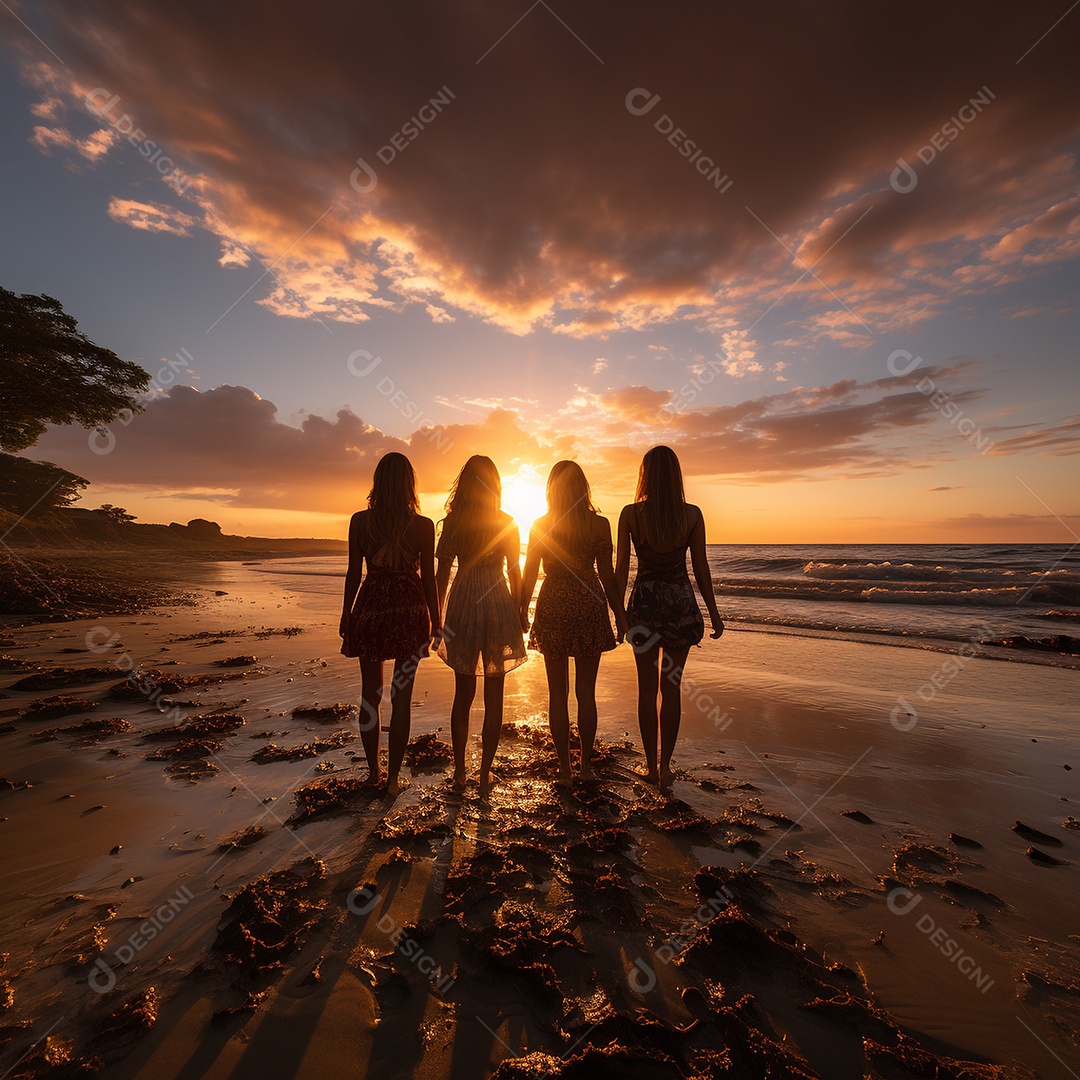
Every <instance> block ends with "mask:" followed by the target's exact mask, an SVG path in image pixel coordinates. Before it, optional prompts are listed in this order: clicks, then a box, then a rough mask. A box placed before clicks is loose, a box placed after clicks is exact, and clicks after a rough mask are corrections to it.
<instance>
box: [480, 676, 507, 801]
mask: <svg viewBox="0 0 1080 1080" xmlns="http://www.w3.org/2000/svg"><path fill="white" fill-rule="evenodd" d="M505 682H506V676H505V675H495V676H492V677H490V678H485V679H484V732H483V736H482V747H483V754H482V756H481V758H480V798H482V799H484V798H487V794H488V792H489V791H490V790H491V763H492V762H493V761H494V760H495V751H496V749H498V746H499V736H500V735H501V734H502V721H503V683H505Z"/></svg>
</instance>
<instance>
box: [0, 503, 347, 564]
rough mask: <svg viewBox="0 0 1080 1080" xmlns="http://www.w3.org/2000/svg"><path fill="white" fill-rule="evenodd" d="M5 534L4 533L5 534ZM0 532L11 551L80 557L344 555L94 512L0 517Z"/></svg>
mask: <svg viewBox="0 0 1080 1080" xmlns="http://www.w3.org/2000/svg"><path fill="white" fill-rule="evenodd" d="M8 530H10V532H9V531H8ZM0 532H3V533H7V536H6V539H5V543H7V544H8V545H9V546H10V547H12V548H15V549H17V550H32V551H45V550H53V551H63V550H69V551H80V552H93V553H96V554H104V553H108V552H111V551H146V552H154V551H171V552H177V553H180V552H185V553H190V554H191V555H194V556H197V557H199V556H201V557H203V558H205V557H215V556H216V557H217V558H236V557H241V556H245V555H263V556H267V555H304V554H326V555H335V554H340V553H343V552H345V551H346V550H347V545H346V542H345V540H344V539H342V540H327V539H319V538H314V537H311V538H306V537H305V538H299V537H297V538H279V537H272V536H230V535H228V534H227V533H223V532H222V531H221V526H220V525H218V523H217V522H216V521H206V520H205V519H203V518H196V519H194V520H193V521H189V522H188V523H187V524H186V525H181V524H179V523H178V522H175V521H174V522H172V523H171V524H169V525H142V524H139V523H137V522H132V521H117V520H115V519H114V518H112V517H110V516H108V515H107V514H104V513H102V512H101V511H98V510H83V509H81V508H79V507H67V508H65V509H59V510H52V511H50V512H48V513H46V514H42V515H40V516H38V517H35V518H32V519H24V520H22V521H19V520H18V518H17V517H16V515H15V514H10V513H7V512H5V511H0Z"/></svg>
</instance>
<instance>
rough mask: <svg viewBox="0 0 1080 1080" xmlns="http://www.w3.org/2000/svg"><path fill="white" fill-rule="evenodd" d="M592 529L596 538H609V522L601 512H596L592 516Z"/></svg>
mask: <svg viewBox="0 0 1080 1080" xmlns="http://www.w3.org/2000/svg"><path fill="white" fill-rule="evenodd" d="M592 531H593V536H595V537H596V539H597V540H605V539H607V540H610V539H611V523H610V522H609V521H608V519H607V518H606V517H604V516H603V514H599V513H598V514H596V516H595V517H594V518H593V520H592Z"/></svg>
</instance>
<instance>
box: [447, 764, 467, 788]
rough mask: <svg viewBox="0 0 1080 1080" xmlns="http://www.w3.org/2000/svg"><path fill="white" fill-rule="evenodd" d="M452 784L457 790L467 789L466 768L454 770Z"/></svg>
mask: <svg viewBox="0 0 1080 1080" xmlns="http://www.w3.org/2000/svg"><path fill="white" fill-rule="evenodd" d="M450 786H451V787H452V788H453V789H454V790H455V791H464V790H465V770H464V768H461V769H455V770H454V778H453V779H452V780H451V781H450Z"/></svg>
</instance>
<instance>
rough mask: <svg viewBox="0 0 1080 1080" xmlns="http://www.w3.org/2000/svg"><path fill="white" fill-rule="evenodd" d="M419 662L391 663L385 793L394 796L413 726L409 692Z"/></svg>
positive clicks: (397, 788)
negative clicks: (392, 676) (388, 755)
mask: <svg viewBox="0 0 1080 1080" xmlns="http://www.w3.org/2000/svg"><path fill="white" fill-rule="evenodd" d="M417 665H418V661H417V659H416V658H415V657H413V658H411V659H409V660H395V661H394V680H393V682H392V683H391V684H390V764H389V766H388V767H387V770H386V791H387V794H389V795H396V794H397V793H398V791H399V790H400V788H399V785H398V772H400V770H401V762H402V760H403V759H404V757H405V747H406V746H408V745H409V729H410V727H411V726H412V724H411V721H412V692H413V683H414V682H415V681H416V668H417Z"/></svg>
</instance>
